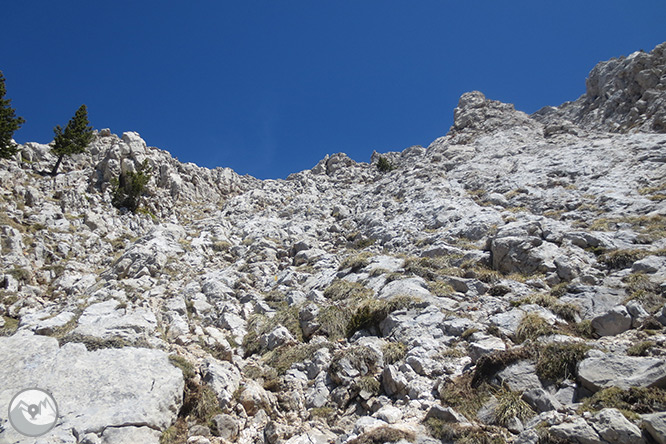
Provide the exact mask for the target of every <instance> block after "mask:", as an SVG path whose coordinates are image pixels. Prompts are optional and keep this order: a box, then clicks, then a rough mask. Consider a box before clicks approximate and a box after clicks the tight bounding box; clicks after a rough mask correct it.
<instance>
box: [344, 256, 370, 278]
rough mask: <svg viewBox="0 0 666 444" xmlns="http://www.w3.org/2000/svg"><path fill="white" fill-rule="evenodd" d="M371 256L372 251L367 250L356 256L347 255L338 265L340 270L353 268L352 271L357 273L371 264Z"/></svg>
mask: <svg viewBox="0 0 666 444" xmlns="http://www.w3.org/2000/svg"><path fill="white" fill-rule="evenodd" d="M371 257H372V253H369V252H367V251H366V252H363V253H359V254H357V255H354V256H347V257H346V258H345V260H343V261H342V263H341V264H340V266H339V267H338V270H345V269H347V268H351V271H352V273H357V272H358V271H359V270H361V269H362V268H365V267H367V266H368V265H369V264H370V258H371Z"/></svg>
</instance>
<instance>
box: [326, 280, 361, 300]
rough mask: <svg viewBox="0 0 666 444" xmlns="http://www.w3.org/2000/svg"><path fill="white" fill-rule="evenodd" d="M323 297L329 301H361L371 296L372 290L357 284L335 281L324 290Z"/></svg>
mask: <svg viewBox="0 0 666 444" xmlns="http://www.w3.org/2000/svg"><path fill="white" fill-rule="evenodd" d="M324 296H325V297H326V298H327V299H329V300H331V301H341V300H346V299H354V298H357V299H362V298H366V297H369V296H372V290H371V289H369V288H368V287H366V286H365V285H363V284H361V283H359V282H350V281H346V280H344V279H335V280H334V281H333V282H332V283H331V285H329V286H328V287H327V288H326V290H324Z"/></svg>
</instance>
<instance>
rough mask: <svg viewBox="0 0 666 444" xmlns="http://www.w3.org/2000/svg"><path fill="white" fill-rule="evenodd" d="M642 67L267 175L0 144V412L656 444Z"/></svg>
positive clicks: (659, 187) (662, 142) (649, 110)
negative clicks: (137, 198)
mask: <svg viewBox="0 0 666 444" xmlns="http://www.w3.org/2000/svg"><path fill="white" fill-rule="evenodd" d="M663 49H664V45H660V46H658V47H657V48H655V50H654V51H652V52H651V53H650V54H642V53H639V54H637V55H636V54H635V55H632V56H630V57H628V58H627V59H620V60H617V61H611V62H604V63H602V64H600V65H599V66H597V67H596V68H595V69H594V70H593V72H592V73H591V74H590V79H588V92H587V93H586V95H584V96H583V97H581V98H580V99H578V100H577V101H576V102H572V103H568V104H564V105H562V106H561V107H559V108H549V109H545V110H542V111H540V112H538V113H536V114H535V115H533V116H528V115H526V114H525V113H522V112H520V111H516V110H515V109H514V108H513V106H512V105H510V104H504V103H500V102H497V101H493V100H489V99H487V98H485V96H484V95H483V94H482V93H480V92H472V93H467V94H464V95H463V96H462V97H461V99H460V102H459V105H458V107H457V108H456V109H455V111H454V125H453V127H452V128H451V129H450V131H449V133H448V134H447V135H446V136H443V137H441V138H439V139H437V140H435V141H434V142H433V143H432V144H431V145H430V146H429V147H428V148H427V149H426V148H423V147H417V146H415V147H410V148H407V149H405V150H404V151H402V152H389V153H383V154H379V153H374V154H373V155H372V158H371V162H370V163H369V164H368V163H356V162H354V161H353V160H352V159H350V158H349V157H347V156H346V155H344V154H341V153H340V154H334V155H331V156H327V157H326V158H325V159H323V160H322V161H321V162H319V163H318V164H317V165H316V166H315V167H314V168H313V169H312V170H306V171H302V172H299V173H295V174H292V175H291V176H289V177H288V178H287V180H265V181H260V180H256V179H254V178H251V177H247V176H244V177H241V176H238V175H237V174H235V173H234V172H233V171H231V170H229V169H221V168H219V169H215V170H208V169H205V168H199V167H197V166H195V165H192V164H182V163H180V162H178V161H177V160H175V159H173V158H172V157H171V156H170V155H169V154H168V153H166V152H164V151H161V150H158V149H156V148H151V147H147V146H146V144H145V142H143V140H141V138H140V137H139V136H138V134H136V133H125V134H123V136H122V137H121V138H118V137H116V136H114V135H112V134H110V132H108V131H107V130H102V131H100V132H98V133H97V137H96V139H95V142H94V143H93V145H92V146H91V147H90V149H89V152H88V153H86V154H83V155H79V156H76V157H74V158H73V159H72V161H71V162H69V163H66V164H64V165H63V166H64V168H65V171H66V173H65V174H60V175H58V176H57V177H55V178H51V177H46V176H44V175H40V174H39V172H40V171H44V170H47V169H48V166H49V165H50V163H51V162H52V160H53V159H52V156H51V155H50V154H49V148H48V146H46V145H39V144H34V143H30V144H26V145H24V146H22V147H21V148H22V152H21V154H20V155H18V156H17V159H14V160H12V161H3V162H2V163H1V164H0V191H2V200H1V202H0V205H2V208H3V209H2V213H0V217H2V220H1V224H0V230H1V233H2V263H1V265H2V271H1V272H0V283H2V290H0V291H1V293H0V315H2V317H0V332H2V335H3V336H5V337H0V351H1V352H2V355H3V356H5V357H7V359H4V360H3V361H2V363H0V380H2V381H3V382H4V384H3V387H2V389H0V404H2V405H7V404H8V403H9V400H10V399H11V397H12V396H13V395H14V394H15V393H16V392H17V391H18V390H20V389H21V388H24V387H25V386H26V385H28V386H34V385H40V384H41V385H43V386H44V388H47V389H49V390H51V391H52V393H53V394H54V397H55V398H56V400H58V401H59V402H60V403H61V404H63V405H62V406H61V413H62V416H61V420H60V422H59V423H58V425H57V426H56V428H55V429H54V431H53V432H51V433H52V434H51V435H49V436H50V437H49V438H47V439H50V440H51V441H52V442H86V443H100V442H104V443H120V442H158V441H159V440H160V439H161V440H162V442H166V443H169V442H185V441H187V442H193V443H202V444H203V443H207V442H214V443H220V442H229V441H231V442H240V443H250V442H265V443H269V444H277V443H283V442H287V443H290V444H295V443H306V442H307V443H310V442H317V443H325V442H336V443H339V444H347V443H354V444H357V443H365V442H398V441H400V442H405V441H407V442H418V443H435V442H456V441H460V442H516V443H537V442H544V441H545V440H547V439H550V440H551V442H557V440H561V441H564V442H599V443H606V442H608V443H613V442H636V443H640V442H652V441H651V440H656V441H657V442H660V441H659V440H662V442H663V440H664V439H665V436H666V435H665V433H666V432H664V422H665V421H666V413H665V412H666V399H665V398H666V395H665V392H664V391H663V390H662V389H666V365H664V355H665V353H666V335H665V334H664V324H666V311H665V310H666V307H665V302H666V299H665V298H664V293H665V291H666V284H664V282H665V281H666V279H665V277H666V253H665V252H666V222H665V219H664V218H665V216H666V205H665V204H664V201H665V200H666V191H665V190H666V180H665V177H666V135H664V134H660V132H663V130H661V129H660V128H661V127H660V126H659V125H660V124H659V116H660V115H663V112H664V105H663V100H662V99H660V97H662V96H660V95H659V94H662V93H661V92H659V91H662V92H663V88H662V87H661V85H662V83H663V82H662V80H663V78H664V64H663ZM639 68H640V69H639ZM645 70H648V71H649V73H644V74H640V73H641V72H644V71H645ZM650 73H652V74H650ZM653 74H654V75H653ZM655 76H656V77H655ZM648 77H649V79H654V78H658V79H660V80H659V82H656V83H655V82H654V81H652V80H649V79H648V80H649V81H647V80H645V79H646V78H648ZM638 78H640V79H643V80H640V81H639V80H635V81H636V82H638V83H639V84H640V85H643V86H641V88H643V89H640V90H636V91H635V90H634V89H632V88H627V85H629V84H630V83H627V82H629V80H631V82H634V79H638ZM628 79H629V80H628ZM641 82H642V83H641ZM631 84H632V85H633V83H631ZM660 88H661V89H660ZM601 91H603V93H602V92H601ZM637 91H640V95H641V97H642V98H640V99H636V100H635V101H634V98H635V97H636V96H637V94H638V92H637ZM651 91H657V93H653V92H651ZM623 94H624V95H623ZM613 97H614V98H613ZM618 97H619V98H618ZM655 97H656V98H655ZM611 98H612V99H611ZM662 98H663V97H662ZM641 100H644V101H646V106H645V108H644V110H645V111H641V112H639V114H636V113H635V112H633V111H631V110H632V109H633V108H634V107H636V108H637V109H639V111H640V109H643V108H641V107H642V106H643V105H640V106H639V105H637V103H638V102H640V101H641ZM660 100H662V101H660ZM627 101H628V102H627ZM625 102H626V103H629V102H630V103H631V104H632V106H631V107H629V108H627V106H628V105H626V103H625ZM634 105H635V106H634ZM636 122H639V123H638V124H634V123H636ZM380 156H383V157H385V158H386V159H388V160H389V162H390V163H391V164H392V165H393V166H394V167H395V170H393V171H391V172H386V173H383V172H381V171H379V170H378V169H377V167H376V164H377V162H378V160H379V158H380ZM144 161H147V165H148V167H149V169H150V171H151V179H150V182H149V184H148V196H146V197H145V199H144V201H143V212H139V213H138V214H131V213H127V212H120V211H118V210H117V209H116V208H114V207H112V206H111V188H112V186H111V180H112V179H113V178H116V177H118V175H119V174H120V173H121V172H127V171H134V170H135V169H136V168H138V167H139V165H141V164H143V162H144ZM68 364H69V367H68ZM178 369H180V370H178ZM46 373H48V377H44V375H45V374H46ZM98 386H99V390H98V391H96V387H98ZM77 387H78V388H77ZM91 392H96V393H95V394H93V395H91ZM146 393H149V394H150V395H149V396H145V395H146ZM91 396H97V398H96V399H97V401H96V403H95V404H94V406H95V408H94V409H93V410H90V409H89V410H87V411H85V408H86V407H83V406H89V405H91V404H90V400H89V399H88V398H90V397H91ZM621 400H625V403H624V404H622V403H621V402H620V401H621ZM2 429H4V430H2ZM188 436H189V438H188ZM0 437H2V439H6V440H7V441H9V442H32V441H31V440H28V441H26V440H24V441H21V440H22V438H21V436H20V435H18V434H16V433H15V431H14V430H13V429H12V427H11V425H10V424H8V423H2V424H0ZM484 440H485V441H484ZM540 440H541V441H540ZM47 442H48V441H47ZM546 442H547V441H546Z"/></svg>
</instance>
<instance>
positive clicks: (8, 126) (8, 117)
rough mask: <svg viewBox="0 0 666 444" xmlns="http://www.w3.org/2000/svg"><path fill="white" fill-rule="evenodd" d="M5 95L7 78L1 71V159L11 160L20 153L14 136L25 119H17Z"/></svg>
mask: <svg viewBox="0 0 666 444" xmlns="http://www.w3.org/2000/svg"><path fill="white" fill-rule="evenodd" d="M5 94H7V88H6V87H5V76H4V75H3V74H2V71H0V158H2V159H9V158H11V157H12V156H13V155H14V154H16V153H17V152H18V148H17V146H16V144H15V143H14V142H13V140H12V136H13V135H14V132H15V131H16V130H18V129H19V128H21V125H23V124H24V123H25V119H23V117H16V111H15V110H14V108H12V107H11V103H12V101H11V100H10V99H5Z"/></svg>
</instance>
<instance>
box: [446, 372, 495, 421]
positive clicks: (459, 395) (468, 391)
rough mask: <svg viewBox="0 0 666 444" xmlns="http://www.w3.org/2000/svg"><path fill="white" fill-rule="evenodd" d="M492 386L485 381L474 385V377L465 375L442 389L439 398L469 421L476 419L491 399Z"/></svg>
mask: <svg viewBox="0 0 666 444" xmlns="http://www.w3.org/2000/svg"><path fill="white" fill-rule="evenodd" d="M490 395H491V392H490V386H489V385H488V384H487V383H486V382H485V381H479V383H478V384H474V377H473V375H470V374H469V373H464V374H463V375H462V376H459V377H458V378H456V379H453V380H452V381H449V382H448V383H446V384H445V385H444V386H442V387H440V390H439V398H440V399H441V401H442V404H444V405H447V406H451V407H452V408H454V409H455V410H456V411H457V412H460V413H462V414H463V415H465V416H466V417H467V418H468V419H474V418H476V413H477V412H478V411H479V409H480V408H481V407H483V405H484V404H485V403H486V401H487V400H488V399H489V398H490Z"/></svg>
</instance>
